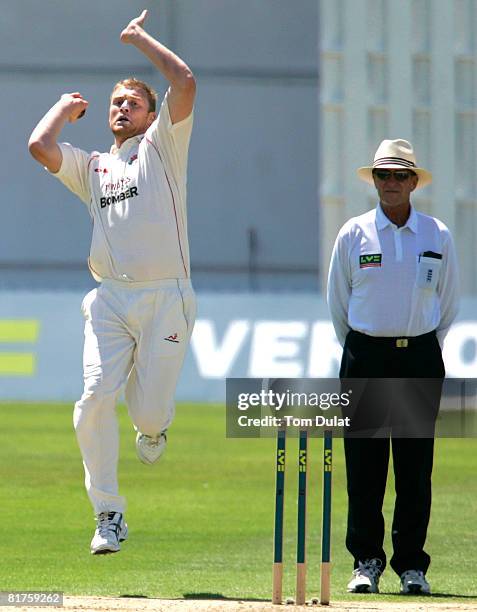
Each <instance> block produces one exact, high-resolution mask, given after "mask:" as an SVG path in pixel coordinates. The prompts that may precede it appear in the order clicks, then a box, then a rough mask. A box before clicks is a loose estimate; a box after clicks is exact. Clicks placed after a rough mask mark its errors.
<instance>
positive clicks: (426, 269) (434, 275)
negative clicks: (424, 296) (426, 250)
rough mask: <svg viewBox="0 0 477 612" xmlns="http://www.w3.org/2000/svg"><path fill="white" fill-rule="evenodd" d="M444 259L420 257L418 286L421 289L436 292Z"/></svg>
mask: <svg viewBox="0 0 477 612" xmlns="http://www.w3.org/2000/svg"><path fill="white" fill-rule="evenodd" d="M441 267H442V259H437V258H434V257H420V259H419V261H418V263H417V277H416V285H417V287H418V288H419V289H425V290H428V291H435V290H436V288H437V283H438V282H439V276H440V273H441Z"/></svg>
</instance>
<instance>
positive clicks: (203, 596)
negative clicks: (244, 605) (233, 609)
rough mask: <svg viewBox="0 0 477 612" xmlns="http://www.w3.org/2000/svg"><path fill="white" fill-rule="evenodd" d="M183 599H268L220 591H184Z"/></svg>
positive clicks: (258, 600) (259, 600) (261, 600)
mask: <svg viewBox="0 0 477 612" xmlns="http://www.w3.org/2000/svg"><path fill="white" fill-rule="evenodd" d="M183 596H184V599H215V600H220V601H257V602H265V601H269V600H268V599H257V598H255V597H249V598H247V597H226V596H225V595H222V593H184V594H183Z"/></svg>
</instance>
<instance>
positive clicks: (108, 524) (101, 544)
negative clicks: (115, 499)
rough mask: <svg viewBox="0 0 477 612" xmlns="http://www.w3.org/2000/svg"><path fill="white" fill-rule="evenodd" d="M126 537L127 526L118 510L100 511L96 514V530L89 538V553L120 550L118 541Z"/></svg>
mask: <svg viewBox="0 0 477 612" xmlns="http://www.w3.org/2000/svg"><path fill="white" fill-rule="evenodd" d="M127 537H128V526H127V525H126V523H125V522H124V519H123V515H122V514H121V513H120V512H100V513H99V514H97V515H96V531H95V532H94V536H93V539H92V540H91V554H92V555H104V554H108V553H115V552H118V551H119V550H120V546H119V543H120V542H123V541H124V540H125V539H126V538H127Z"/></svg>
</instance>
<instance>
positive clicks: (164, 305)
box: [73, 279, 196, 514]
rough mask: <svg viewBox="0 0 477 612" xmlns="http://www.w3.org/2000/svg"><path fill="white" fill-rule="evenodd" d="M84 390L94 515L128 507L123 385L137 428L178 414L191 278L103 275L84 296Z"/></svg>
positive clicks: (77, 412)
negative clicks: (121, 469) (121, 478)
mask: <svg viewBox="0 0 477 612" xmlns="http://www.w3.org/2000/svg"><path fill="white" fill-rule="evenodd" d="M82 310H83V314H84V317H85V329H84V336H85V342H84V353H83V371H84V392H83V395H82V397H81V399H80V400H79V401H78V402H77V403H76V404H75V409H74V414H73V422H74V427H75V430H76V436H77V439H78V443H79V447H80V450H81V455H82V457H83V465H84V470H85V485H86V490H87V492H88V496H89V498H90V500H91V503H92V505H93V508H94V511H95V513H96V514H98V513H99V512H104V511H115V512H124V510H125V509H126V500H125V498H124V497H122V496H120V495H119V491H118V477H117V464H118V457H119V430H118V422H117V415H116V402H117V399H118V396H119V394H120V393H121V391H122V389H123V388H125V398H126V403H127V407H128V411H129V416H130V417H131V420H132V422H133V424H134V427H135V428H136V429H137V430H139V431H140V432H142V433H144V434H147V435H149V436H155V435H156V434H158V433H160V432H161V431H163V430H164V429H167V428H168V427H169V425H170V424H171V422H172V419H173V418H174V411H175V406H174V394H175V390H176V385H177V380H178V378H179V374H180V370H181V367H182V364H183V361H184V356H185V353H186V349H187V346H188V343H189V340H190V336H191V333H192V328H193V326H194V321H195V310H196V306H195V295H194V291H193V289H192V285H191V284H190V281H189V280H188V279H184V280H182V279H166V280H161V281H153V282H121V281H111V280H105V281H103V282H102V284H101V285H100V286H99V287H98V288H97V289H93V291H90V293H88V294H87V295H86V297H85V298H84V300H83V304H82Z"/></svg>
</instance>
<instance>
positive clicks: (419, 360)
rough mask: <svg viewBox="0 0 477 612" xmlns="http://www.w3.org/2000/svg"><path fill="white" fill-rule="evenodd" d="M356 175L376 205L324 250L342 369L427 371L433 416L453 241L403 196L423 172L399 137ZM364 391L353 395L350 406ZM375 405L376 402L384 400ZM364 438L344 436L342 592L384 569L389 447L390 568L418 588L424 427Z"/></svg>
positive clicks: (452, 303) (392, 374) (453, 299)
mask: <svg viewBox="0 0 477 612" xmlns="http://www.w3.org/2000/svg"><path fill="white" fill-rule="evenodd" d="M358 176H359V177H360V178H361V179H362V180H364V181H366V182H367V183H370V184H372V185H373V184H374V186H375V188H376V190H377V193H378V197H379V204H378V205H377V207H376V208H375V209H374V210H371V211H369V212H367V213H365V214H363V215H360V216H359V217H355V218H353V219H350V220H349V221H348V222H347V223H345V225H344V226H343V227H342V228H341V230H340V232H339V234H338V237H337V239H336V242H335V245H334V249H333V254H332V258H331V264H330V271H329V278H328V305H329V309H330V313H331V318H332V321H333V325H334V328H335V332H336V335H337V337H338V339H339V341H340V343H341V345H342V346H343V357H342V362H341V369H340V378H342V379H343V378H355V379H361V380H362V379H368V378H369V379H373V378H374V379H378V378H381V379H382V378H388V379H392V378H394V379H396V378H399V379H401V380H403V379H407V381H408V382H407V383H406V384H405V385H404V386H406V385H407V386H408V387H412V386H413V381H412V379H420V380H422V379H433V380H434V381H435V382H436V383H437V386H438V391H437V394H434V398H433V399H431V401H430V403H431V404H433V410H434V413H433V416H434V417H435V416H436V415H437V411H438V409H439V401H440V389H441V385H442V380H443V379H444V376H445V370H444V364H443V360H442V354H441V349H442V344H443V341H444V338H445V336H446V333H447V332H448V330H449V328H450V326H451V324H452V321H453V320H454V318H455V316H456V314H457V309H458V286H457V283H458V279H457V277H458V270H457V263H456V256H455V250H454V246H453V241H452V238H451V235H450V233H449V230H448V229H447V227H446V226H445V225H444V224H443V223H442V222H441V221H439V220H438V219H435V218H433V217H430V216H428V215H424V214H422V213H419V212H417V211H416V210H415V209H414V208H413V207H412V205H411V202H410V196H411V193H412V192H413V191H414V190H415V189H419V188H421V187H424V186H426V185H428V184H429V183H430V182H431V180H432V176H431V174H430V173H429V172H428V171H426V170H424V169H423V168H419V167H418V166H417V164H416V158H415V155H414V151H413V147H412V145H411V144H410V143H409V142H407V141H406V140H401V139H398V140H384V141H383V142H382V143H381V144H380V146H379V148H378V150H377V152H376V155H375V157H374V162H373V165H372V166H367V167H363V168H359V169H358ZM414 384H416V381H415V380H414ZM417 395H418V396H419V393H418V394H417ZM366 397H368V399H369V396H366V394H365V395H363V396H362V397H361V400H360V409H361V408H363V403H366V401H367V400H366ZM403 398H404V393H403V394H399V395H398V396H397V397H395V398H394V400H395V403H396V404H397V405H398V406H399V408H400V409H402V410H403V411H405V409H406V406H405V405H404V404H406V403H407V402H404V401H403ZM389 399H390V398H388V400H389ZM427 399H428V398H427ZM426 401H427V400H426V399H423V400H422V402H423V403H426ZM381 407H382V408H385V406H383V402H381ZM417 408H418V409H419V408H420V406H417ZM376 409H377V410H378V411H379V409H380V406H379V405H378V406H374V410H376ZM374 416H376V413H374ZM373 424H374V421H373ZM432 431H433V429H432ZM371 436H372V433H371V435H368V436H367V437H351V436H348V437H347V436H345V439H344V449H345V459H346V474H347V488H348V503H349V506H348V526H347V535H346V546H347V548H348V550H349V551H350V553H351V554H352V555H353V557H354V571H353V576H352V579H351V581H350V582H349V584H348V591H349V592H352V593H368V592H371V593H377V592H379V588H378V585H379V578H380V576H381V574H382V572H383V570H384V568H385V566H386V554H385V552H384V549H383V540H384V519H383V515H382V504H383V498H384V492H385V488H386V478H387V471H388V463H389V454H390V446H391V448H392V454H393V464H394V475H395V482H396V501H395V506H394V516H393V524H392V542H393V556H392V558H391V560H390V565H391V567H392V568H393V570H394V571H395V572H396V573H397V574H398V576H399V577H400V580H401V587H400V588H401V593H406V594H407V593H415V594H428V593H430V586H429V583H428V582H427V580H426V577H425V575H426V571H427V569H428V567H429V564H430V557H429V555H428V554H427V553H426V552H425V551H424V543H425V540H426V534H427V527H428V523H429V516H430V508H431V474H432V463H433V451H434V438H433V433H431V435H430V436H428V437H409V436H408V437H406V436H404V437H402V436H395V435H394V434H393V433H391V442H392V444H391V445H390V443H389V436H377V437H376V436H375V437H374V439H371Z"/></svg>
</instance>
